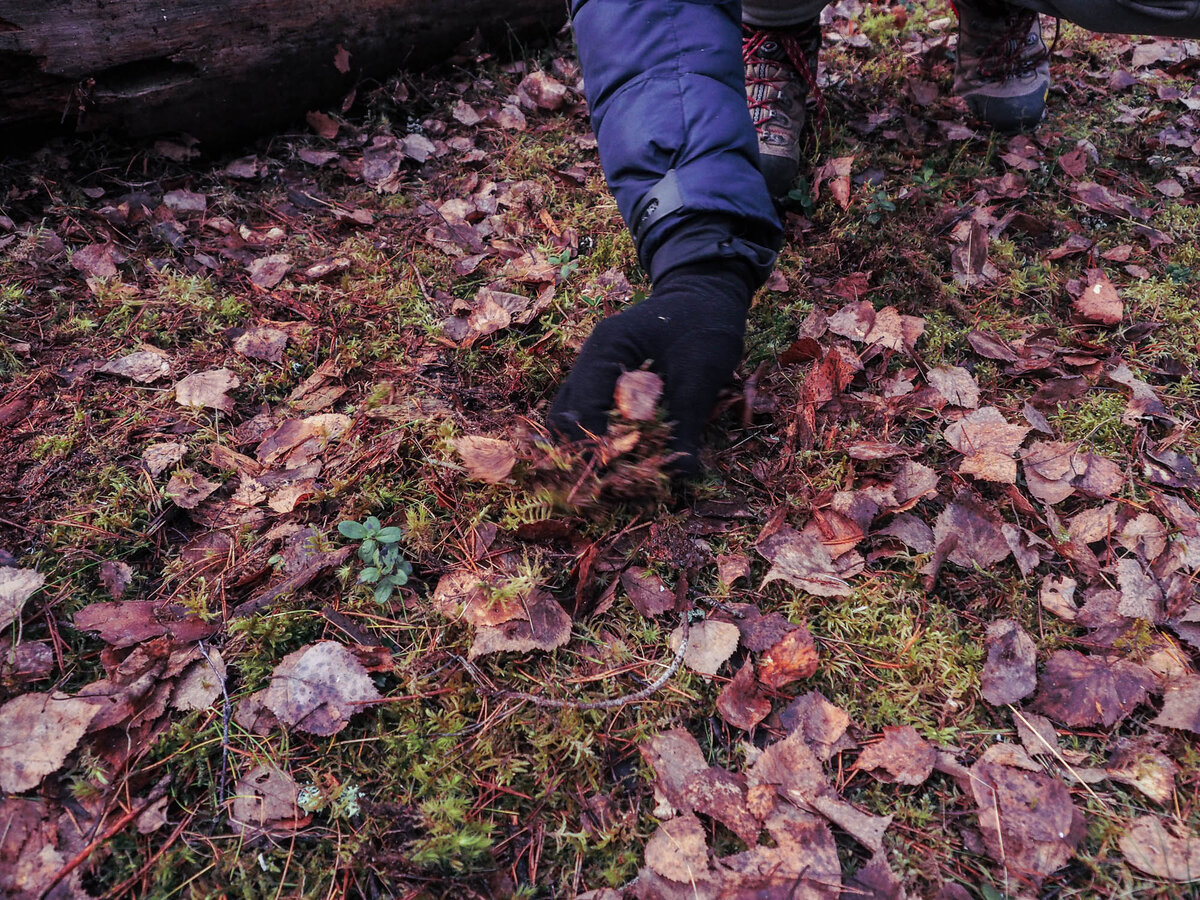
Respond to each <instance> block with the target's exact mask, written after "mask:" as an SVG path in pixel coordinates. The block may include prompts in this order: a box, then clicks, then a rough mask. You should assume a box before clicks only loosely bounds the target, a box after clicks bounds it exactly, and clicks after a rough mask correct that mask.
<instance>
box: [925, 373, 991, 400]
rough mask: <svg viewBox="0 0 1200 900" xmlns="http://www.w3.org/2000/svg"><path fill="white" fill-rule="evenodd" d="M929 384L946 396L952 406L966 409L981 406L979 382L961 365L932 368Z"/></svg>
mask: <svg viewBox="0 0 1200 900" xmlns="http://www.w3.org/2000/svg"><path fill="white" fill-rule="evenodd" d="M928 378H929V384H930V385H932V387H933V388H934V390H936V391H937V392H938V393H939V394H941V395H942V396H943V397H945V398H946V402H947V403H949V404H950V405H951V406H961V407H963V408H964V409H978V408H979V383H978V382H977V381H976V380H975V376H973V375H972V374H971V373H970V372H968V371H967V370H966V369H964V368H962V367H961V366H941V367H939V368H936V369H930V370H929V373H928Z"/></svg>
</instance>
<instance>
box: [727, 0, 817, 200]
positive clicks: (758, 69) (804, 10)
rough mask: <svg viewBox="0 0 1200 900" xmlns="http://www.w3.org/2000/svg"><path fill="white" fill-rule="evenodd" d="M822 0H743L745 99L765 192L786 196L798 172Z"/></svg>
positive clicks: (812, 84)
mask: <svg viewBox="0 0 1200 900" xmlns="http://www.w3.org/2000/svg"><path fill="white" fill-rule="evenodd" d="M824 6H825V2H824V0H815V2H814V0H799V2H797V0H744V2H743V3H742V23H743V32H742V58H743V61H744V63H745V67H746V103H747V105H748V106H749V108H750V117H751V119H753V120H754V130H755V132H756V133H757V135H758V154H759V166H760V167H761V169H762V173H763V177H764V178H766V180H767V188H768V189H769V190H770V192H771V196H772V197H775V198H781V197H784V196H786V195H787V193H788V191H790V190H791V189H792V185H793V184H794V183H795V181H796V175H797V174H798V173H799V171H800V136H801V135H802V134H803V132H804V123H805V118H806V116H807V104H808V98H809V97H810V96H812V95H815V96H817V97H819V96H820V94H819V92H818V91H817V87H816V78H817V56H818V54H819V52H820V49H821V27H820V24H819V22H818V19H819V17H820V15H821V10H822V8H823V7H824Z"/></svg>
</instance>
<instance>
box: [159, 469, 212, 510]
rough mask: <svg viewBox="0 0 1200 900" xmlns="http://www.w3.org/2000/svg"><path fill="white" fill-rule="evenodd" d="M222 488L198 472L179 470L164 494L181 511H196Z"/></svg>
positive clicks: (168, 483)
mask: <svg viewBox="0 0 1200 900" xmlns="http://www.w3.org/2000/svg"><path fill="white" fill-rule="evenodd" d="M220 486H221V485H220V483H219V482H216V481H209V480H208V479H207V478H205V477H204V476H203V475H201V474H199V473H198V472H193V471H191V470H190V469H179V470H178V471H176V472H175V473H174V474H173V475H172V476H171V480H170V481H168V482H167V486H166V488H164V490H163V493H165V494H166V495H167V496H168V497H170V498H171V499H172V500H173V501H174V502H175V505H176V506H178V507H179V508H180V509H195V508H196V507H197V506H199V505H200V504H201V503H202V502H204V501H205V500H206V499H208V497H209V496H211V495H212V493H213V491H215V490H216V489H217V488H219V487H220Z"/></svg>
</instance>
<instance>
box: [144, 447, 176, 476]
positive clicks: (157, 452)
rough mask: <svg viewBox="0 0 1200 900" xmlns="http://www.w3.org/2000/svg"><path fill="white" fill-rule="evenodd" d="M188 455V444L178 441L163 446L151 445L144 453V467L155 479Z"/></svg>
mask: <svg viewBox="0 0 1200 900" xmlns="http://www.w3.org/2000/svg"><path fill="white" fill-rule="evenodd" d="M185 453H187V444H181V443H178V442H176V441H169V442H164V443H161V444H151V445H150V446H149V447H147V448H146V449H145V450H144V451H142V465H144V466H145V467H146V469H147V471H149V472H150V474H151V475H153V476H154V477H156V478H157V477H158V476H159V475H161V474H162V473H163V472H165V471H166V470H167V469H169V468H171V466H173V465H175V464H176V463H177V462H179V461H180V460H182V459H183V456H184V454H185Z"/></svg>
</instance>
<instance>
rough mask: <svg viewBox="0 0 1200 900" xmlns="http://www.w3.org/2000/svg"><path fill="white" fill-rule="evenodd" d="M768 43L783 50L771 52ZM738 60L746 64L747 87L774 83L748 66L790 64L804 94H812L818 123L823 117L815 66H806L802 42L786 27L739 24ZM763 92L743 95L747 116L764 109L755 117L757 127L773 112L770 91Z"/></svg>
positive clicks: (774, 86)
mask: <svg viewBox="0 0 1200 900" xmlns="http://www.w3.org/2000/svg"><path fill="white" fill-rule="evenodd" d="M814 27H815V26H814ZM772 45H774V47H778V48H779V49H780V50H782V51H783V52H782V54H780V56H782V58H779V57H777V56H776V55H775V54H776V51H775V50H774V48H773V46H772ZM742 62H743V64H744V65H745V67H746V86H747V87H752V86H754V85H762V86H765V87H768V88H772V89H775V88H777V87H778V85H777V83H776V79H771V78H767V77H766V76H763V75H755V74H752V72H751V68H752V67H758V66H764V65H765V66H790V67H791V68H792V69H794V70H795V71H796V72H797V73H798V74H799V75H800V78H801V80H802V81H803V82H804V86H805V88H806V89H807V92H808V95H809V96H810V97H812V98H813V102H814V103H815V104H816V107H817V125H818V127H819V126H820V125H821V124H822V123H823V122H824V121H825V98H824V97H823V96H822V95H821V89H820V87H818V86H817V77H816V74H815V73H814V72H813V68H815V66H814V67H811V68H810V66H809V62H808V57H807V54H806V53H805V52H804V45H803V44H802V43H801V42H800V40H799V38H798V37H797V35H796V34H794V33H790V32H786V31H771V30H768V29H763V28H754V27H751V26H749V25H745V24H743V25H742ZM751 93H753V92H751ZM763 93H764V98H763V99H757V98H755V97H753V96H750V97H748V98H747V106H748V107H749V109H750V113H751V118H755V117H754V115H753V114H754V111H755V110H762V111H764V112H765V113H766V115H765V116H763V117H762V118H761V119H758V118H755V122H754V127H755V129H758V130H760V131H761V126H762V125H764V124H766V123H767V122H769V121H770V119H771V117H772V115H773V114H774V110H773V109H772V102H773V99H771V95H770V94H769V93H767V92H763Z"/></svg>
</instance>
